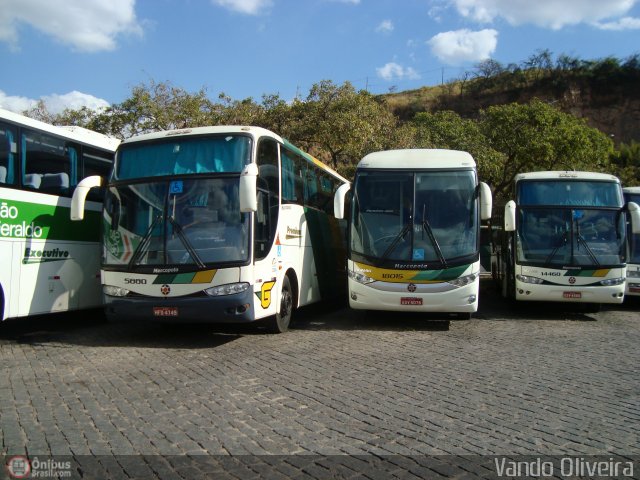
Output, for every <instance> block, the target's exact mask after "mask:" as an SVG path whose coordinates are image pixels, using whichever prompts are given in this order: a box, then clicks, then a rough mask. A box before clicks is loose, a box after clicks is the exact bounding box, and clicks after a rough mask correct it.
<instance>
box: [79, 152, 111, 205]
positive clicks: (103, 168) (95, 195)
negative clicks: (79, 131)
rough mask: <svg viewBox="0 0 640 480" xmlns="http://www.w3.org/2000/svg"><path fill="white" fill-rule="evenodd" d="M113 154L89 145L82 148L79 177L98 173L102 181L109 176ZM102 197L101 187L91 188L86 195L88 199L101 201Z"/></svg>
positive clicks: (102, 190)
mask: <svg viewBox="0 0 640 480" xmlns="http://www.w3.org/2000/svg"><path fill="white" fill-rule="evenodd" d="M112 162H113V155H112V154H109V153H108V152H104V151H101V150H98V149H95V148H91V147H86V146H85V147H83V148H82V173H81V175H80V178H86V177H90V176H92V175H98V176H100V177H102V179H103V181H104V180H106V179H107V178H109V174H110V173H111V167H112ZM103 197H104V189H103V188H92V189H91V190H89V194H88V195H87V199H88V200H93V201H95V202H101V201H102V199H103Z"/></svg>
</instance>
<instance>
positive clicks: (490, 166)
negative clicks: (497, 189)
mask: <svg viewBox="0 0 640 480" xmlns="http://www.w3.org/2000/svg"><path fill="white" fill-rule="evenodd" d="M413 124H414V126H415V129H416V143H415V146H416V147H419V148H447V149H452V150H463V151H465V152H469V153H470V154H471V156H472V157H473V158H474V159H475V161H476V163H477V165H478V175H479V176H480V178H481V179H482V180H483V181H485V182H487V183H488V184H489V185H492V184H493V183H494V182H495V180H496V178H497V177H498V176H499V173H500V172H501V170H502V168H501V165H502V163H503V162H504V155H502V154H501V153H500V152H498V151H496V150H494V149H493V148H492V147H491V146H490V145H489V141H488V140H487V138H486V137H485V135H484V134H483V133H482V131H481V130H480V127H479V125H478V122H477V121H475V120H471V119H467V118H462V117H461V116H460V115H458V114H457V113H455V112H452V111H441V112H435V113H430V112H422V113H418V114H417V115H416V116H415V117H414V119H413Z"/></svg>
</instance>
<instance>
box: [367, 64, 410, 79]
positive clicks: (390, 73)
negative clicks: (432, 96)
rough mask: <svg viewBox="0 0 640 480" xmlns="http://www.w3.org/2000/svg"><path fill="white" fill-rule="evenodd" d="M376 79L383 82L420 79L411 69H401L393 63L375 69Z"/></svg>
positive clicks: (400, 66)
mask: <svg viewBox="0 0 640 480" xmlns="http://www.w3.org/2000/svg"><path fill="white" fill-rule="evenodd" d="M376 72H377V74H378V77H380V78H382V79H383V80H387V81H392V80H404V79H407V80H417V79H418V78H420V75H419V74H418V72H416V71H415V70H414V69H413V68H411V67H406V68H405V67H403V66H402V65H398V64H397V63H395V62H389V63H387V64H386V65H385V66H384V67H380V68H376Z"/></svg>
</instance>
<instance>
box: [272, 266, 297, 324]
mask: <svg viewBox="0 0 640 480" xmlns="http://www.w3.org/2000/svg"><path fill="white" fill-rule="evenodd" d="M292 314H293V290H292V288H291V282H290V281H289V277H288V276H286V275H285V276H284V278H283V280H282V291H281V292H280V308H279V309H278V312H277V313H276V314H275V315H274V316H273V317H272V318H271V319H270V321H269V325H268V327H269V331H270V332H271V333H284V332H286V331H287V330H289V325H290V324H291V316H292Z"/></svg>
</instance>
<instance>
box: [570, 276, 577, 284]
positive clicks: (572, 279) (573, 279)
mask: <svg viewBox="0 0 640 480" xmlns="http://www.w3.org/2000/svg"><path fill="white" fill-rule="evenodd" d="M569 283H570V284H571V285H573V284H574V283H576V277H569Z"/></svg>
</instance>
